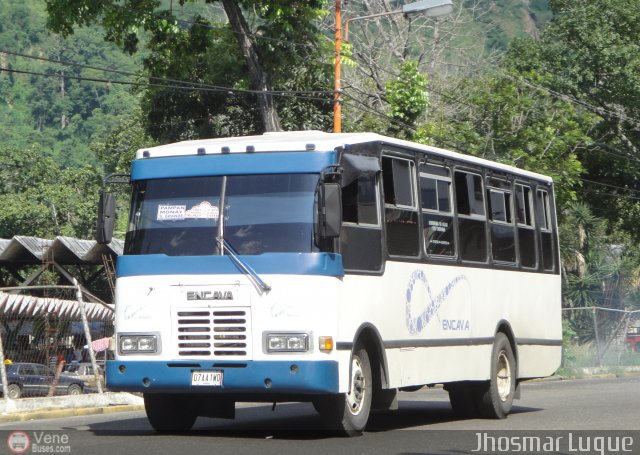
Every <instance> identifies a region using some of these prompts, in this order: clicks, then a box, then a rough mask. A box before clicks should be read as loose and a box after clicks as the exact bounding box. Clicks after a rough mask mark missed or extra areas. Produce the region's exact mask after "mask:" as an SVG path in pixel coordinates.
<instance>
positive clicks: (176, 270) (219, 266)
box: [116, 253, 344, 278]
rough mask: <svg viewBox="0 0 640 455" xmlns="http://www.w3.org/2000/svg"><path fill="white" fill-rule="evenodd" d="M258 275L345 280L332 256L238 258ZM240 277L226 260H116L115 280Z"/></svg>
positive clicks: (338, 260)
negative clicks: (161, 276) (316, 276)
mask: <svg viewBox="0 0 640 455" xmlns="http://www.w3.org/2000/svg"><path fill="white" fill-rule="evenodd" d="M241 259H242V260H243V261H244V262H245V263H246V264H248V265H249V266H250V267H251V268H252V269H253V270H255V271H256V273H258V274H260V275H263V274H264V275H269V274H279V275H320V276H335V277H342V276H344V268H343V267H342V256H341V255H339V254H333V253H264V254H260V255H255V256H241ZM238 273H243V272H242V271H241V270H240V269H239V268H238V266H237V265H236V264H235V263H234V262H233V260H232V259H231V258H230V257H229V256H167V255H164V254H145V255H131V256H127V255H124V256H119V257H118V260H117V262H116V276H117V277H119V278H121V277H126V276H141V275H209V274H216V275H235V274H238Z"/></svg>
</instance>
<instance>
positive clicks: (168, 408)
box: [144, 393, 198, 433]
mask: <svg viewBox="0 0 640 455" xmlns="http://www.w3.org/2000/svg"><path fill="white" fill-rule="evenodd" d="M194 404H195V403H193V399H192V397H191V396H189V395H184V394H183V395H180V394H154V393H145V394H144V408H145V411H146V412H147V418H148V419H149V423H150V424H151V426H152V427H153V429H154V430H156V431H157V432H158V433H179V432H183V431H188V430H190V429H191V427H192V426H193V424H194V423H195V422H196V418H197V417H198V415H197V413H196V412H195V410H194V409H195V406H194Z"/></svg>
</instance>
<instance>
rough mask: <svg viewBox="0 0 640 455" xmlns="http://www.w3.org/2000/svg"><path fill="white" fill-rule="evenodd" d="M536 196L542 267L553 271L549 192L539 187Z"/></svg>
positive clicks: (553, 252) (553, 253)
mask: <svg viewBox="0 0 640 455" xmlns="http://www.w3.org/2000/svg"><path fill="white" fill-rule="evenodd" d="M536 194H537V197H536V199H537V200H536V218H537V220H538V228H539V229H540V245H541V247H542V268H543V269H544V270H546V271H553V270H554V268H555V267H554V265H555V262H556V261H555V259H554V255H555V251H554V248H553V232H552V227H551V210H550V209H551V208H550V206H549V193H548V192H547V191H546V190H541V189H539V190H538V191H537V193H536Z"/></svg>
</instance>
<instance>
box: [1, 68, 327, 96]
mask: <svg viewBox="0 0 640 455" xmlns="http://www.w3.org/2000/svg"><path fill="white" fill-rule="evenodd" d="M2 71H6V72H8V73H15V74H28V75H31V76H42V77H53V78H58V79H59V78H61V77H63V78H67V79H73V80H78V81H85V82H96V83H104V84H118V85H128V86H135V87H153V88H165V89H167V88H170V89H175V90H187V91H199V92H218V93H229V94H231V93H233V94H251V95H256V94H260V93H268V94H270V95H272V96H280V97H289V98H298V99H304V100H311V101H329V99H328V98H320V97H315V96H306V95H298V94H295V93H294V92H291V93H290V92H286V91H272V92H269V91H261V90H244V89H234V88H230V87H215V88H214V87H201V86H188V85H170V84H153V83H150V82H134V81H122V80H114V79H101V78H96V77H85V76H71V75H66V74H65V75H60V74H48V73H41V72H37V71H27V70H18V69H14V68H5V67H0V72H2Z"/></svg>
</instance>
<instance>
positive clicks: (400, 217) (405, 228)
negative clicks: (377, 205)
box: [385, 209, 420, 256]
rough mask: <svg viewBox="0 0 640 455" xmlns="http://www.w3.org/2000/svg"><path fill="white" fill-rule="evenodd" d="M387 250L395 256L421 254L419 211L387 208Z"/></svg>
mask: <svg viewBox="0 0 640 455" xmlns="http://www.w3.org/2000/svg"><path fill="white" fill-rule="evenodd" d="M385 217H386V221H387V223H386V225H387V250H388V251H389V254H391V255H395V256H419V255H420V231H419V229H418V213H417V212H413V211H410V210H400V209H386V210H385Z"/></svg>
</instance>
